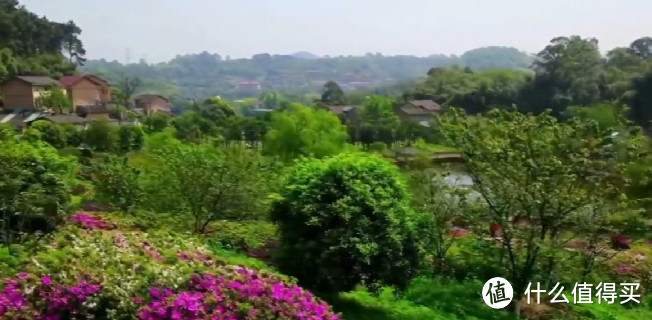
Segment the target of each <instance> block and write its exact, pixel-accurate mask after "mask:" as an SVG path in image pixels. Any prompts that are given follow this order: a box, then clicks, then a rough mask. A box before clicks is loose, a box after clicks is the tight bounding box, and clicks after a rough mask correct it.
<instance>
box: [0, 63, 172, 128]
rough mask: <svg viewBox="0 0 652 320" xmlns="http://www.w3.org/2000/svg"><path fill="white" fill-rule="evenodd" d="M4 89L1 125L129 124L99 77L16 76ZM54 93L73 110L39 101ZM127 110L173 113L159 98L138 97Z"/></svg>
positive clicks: (8, 81)
mask: <svg viewBox="0 0 652 320" xmlns="http://www.w3.org/2000/svg"><path fill="white" fill-rule="evenodd" d="M0 89H1V91H2V109H1V112H0V123H10V124H13V125H15V126H16V127H19V128H20V127H26V126H29V125H30V124H31V123H32V122H34V121H36V120H49V121H52V122H55V123H70V124H74V125H86V124H88V123H90V122H91V121H94V120H102V119H104V120H107V121H113V122H118V123H121V124H129V122H128V121H127V122H125V121H122V120H123V119H122V118H123V117H122V114H121V113H120V112H116V111H112V109H113V108H111V106H112V105H115V104H116V101H115V99H114V97H113V95H112V90H111V85H110V84H109V83H108V82H107V81H106V80H104V79H102V78H100V77H98V76H96V75H92V74H91V75H79V76H64V77H61V78H60V79H58V80H57V79H54V78H51V77H47V76H16V77H13V78H11V79H8V80H7V81H5V82H3V83H2V84H1V86H0ZM51 90H61V91H62V92H63V93H65V95H66V96H67V98H68V99H70V100H71V102H72V105H73V109H72V110H66V111H64V110H57V109H56V108H53V107H52V106H47V105H41V104H42V102H41V101H40V100H39V97H41V96H42V95H43V94H45V92H48V91H51ZM127 107H129V108H131V109H133V110H134V111H136V112H139V113H142V114H151V113H154V112H166V113H170V112H171V110H170V104H169V101H168V99H166V98H165V97H163V96H160V95H155V94H141V95H138V96H136V97H134V102H133V104H130V105H129V106H127Z"/></svg>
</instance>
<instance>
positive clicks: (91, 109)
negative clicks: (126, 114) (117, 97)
mask: <svg viewBox="0 0 652 320" xmlns="http://www.w3.org/2000/svg"><path fill="white" fill-rule="evenodd" d="M75 112H77V113H79V114H106V113H109V108H107V107H106V105H103V104H99V105H92V106H78V107H77V108H75Z"/></svg>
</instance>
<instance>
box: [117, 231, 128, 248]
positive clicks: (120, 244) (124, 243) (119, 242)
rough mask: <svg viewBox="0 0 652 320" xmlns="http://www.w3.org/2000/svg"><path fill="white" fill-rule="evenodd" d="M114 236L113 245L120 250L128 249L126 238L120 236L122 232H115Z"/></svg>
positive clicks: (122, 235)
mask: <svg viewBox="0 0 652 320" xmlns="http://www.w3.org/2000/svg"><path fill="white" fill-rule="evenodd" d="M114 235H115V245H116V246H117V247H118V248H121V249H126V248H129V241H128V240H127V237H125V235H124V234H122V232H120V231H115V233H114Z"/></svg>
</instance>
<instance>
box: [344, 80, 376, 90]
mask: <svg viewBox="0 0 652 320" xmlns="http://www.w3.org/2000/svg"><path fill="white" fill-rule="evenodd" d="M348 86H349V87H351V88H353V89H355V90H364V89H370V88H371V87H372V86H373V84H372V83H371V82H368V81H350V82H349V83H348Z"/></svg>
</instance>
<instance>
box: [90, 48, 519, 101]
mask: <svg viewBox="0 0 652 320" xmlns="http://www.w3.org/2000/svg"><path fill="white" fill-rule="evenodd" d="M306 56H307V53H305V52H304V53H301V52H299V53H297V54H293V55H270V54H267V53H262V54H256V55H254V56H253V57H251V59H230V58H229V57H222V56H220V55H219V54H211V53H208V52H202V53H199V54H190V55H184V56H177V57H176V58H174V59H172V60H170V61H168V62H163V63H157V64H148V63H146V62H145V61H140V62H139V63H132V64H127V65H125V64H121V63H119V62H117V61H106V60H91V61H88V62H87V63H86V65H85V66H84V67H83V68H82V70H83V71H85V72H92V73H97V74H99V75H100V76H103V77H105V78H106V79H107V80H109V81H110V82H117V81H119V79H120V78H121V77H122V76H130V77H139V78H141V79H143V80H144V82H145V83H144V87H145V88H146V89H149V90H150V91H151V90H154V91H158V92H159V93H162V94H167V95H181V96H186V97H193V98H204V97H207V96H214V95H221V96H225V97H245V96H252V93H256V91H257V90H258V89H257V88H256V87H255V86H256V84H253V85H252V84H251V82H254V83H260V85H261V88H260V90H262V91H272V90H273V91H277V92H282V93H283V92H285V93H289V92H291V93H316V92H319V91H320V90H321V88H322V86H323V84H324V83H325V82H326V81H329V80H333V81H336V82H337V83H339V84H340V85H341V86H342V87H343V89H345V90H346V89H368V88H372V87H379V86H385V85H387V84H391V83H395V82H400V81H405V80H408V79H413V78H416V77H420V76H423V75H425V74H426V72H427V71H428V70H429V69H430V68H432V67H446V66H451V65H454V64H458V65H461V66H465V67H470V68H473V69H476V68H501V69H526V68H528V67H529V66H530V65H531V63H532V56H530V55H529V54H527V53H525V52H521V51H519V50H517V49H515V48H508V47H487V48H478V49H474V50H471V51H468V52H466V53H464V54H463V55H461V56H456V55H450V56H447V55H431V56H428V57H415V56H405V55H404V56H383V55H382V54H379V53H377V54H371V53H369V54H367V55H365V56H339V57H317V56H314V55H312V54H310V57H309V58H308V59H307V58H306Z"/></svg>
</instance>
